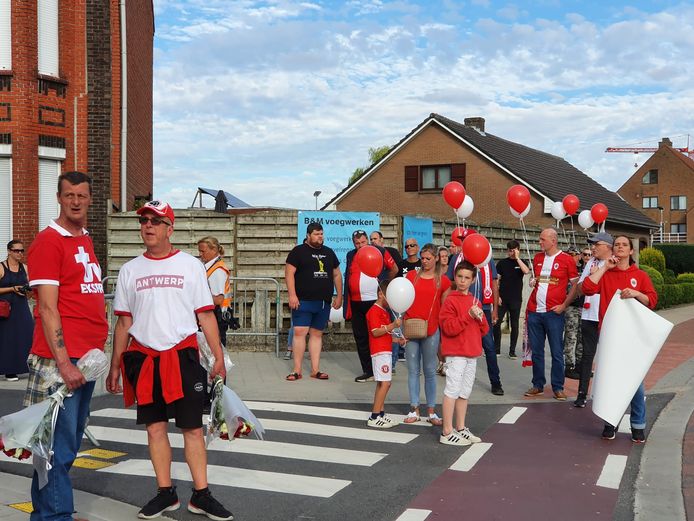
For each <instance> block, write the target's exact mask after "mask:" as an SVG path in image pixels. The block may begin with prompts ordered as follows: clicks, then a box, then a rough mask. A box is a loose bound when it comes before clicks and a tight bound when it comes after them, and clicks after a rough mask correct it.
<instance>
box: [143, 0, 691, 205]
mask: <svg viewBox="0 0 694 521" xmlns="http://www.w3.org/2000/svg"><path fill="white" fill-rule="evenodd" d="M528 4H532V7H528ZM154 5H155V16H156V34H155V54H154V143H155V150H154V163H155V166H154V188H155V190H154V191H155V196H156V197H157V198H162V199H166V200H169V201H171V202H172V203H174V205H175V206H177V207H184V206H188V205H190V203H191V201H192V199H193V196H194V195H195V190H196V187H198V186H206V187H211V188H223V189H225V190H226V191H228V192H231V193H233V194H234V195H236V196H237V197H239V198H241V199H243V200H245V201H246V202H248V203H249V204H251V205H254V206H266V205H268V206H279V207H292V208H313V205H314V198H313V192H314V191H316V190H320V191H321V192H322V195H321V196H320V197H319V200H318V202H319V204H323V203H325V202H327V201H328V200H329V199H330V198H331V197H333V196H334V195H335V194H336V193H337V192H338V191H339V190H341V189H342V188H343V187H344V186H345V185H346V183H347V179H348V178H349V176H350V175H351V173H352V172H353V170H354V169H355V168H356V167H359V166H367V165H368V149H369V147H373V146H380V145H392V144H394V143H396V142H397V141H398V140H399V139H401V138H402V137H403V136H404V135H405V134H407V133H408V132H409V131H410V130H411V129H412V128H414V127H415V126H417V125H418V124H419V123H421V122H422V121H423V120H424V119H425V118H426V117H427V116H428V115H429V114H430V113H431V112H437V113H439V114H442V115H444V116H446V117H449V118H451V119H454V120H457V121H461V122H462V121H463V119H464V118H466V117H470V116H482V117H484V118H485V119H486V129H487V131H488V132H490V133H492V134H495V135H497V136H500V137H503V138H505V139H509V140H512V141H517V142H520V143H523V144H525V145H528V146H531V147H534V148H538V149H540V150H544V151H546V152H550V153H553V154H556V155H559V156H562V157H564V158H565V159H567V160H568V161H569V162H571V163H572V164H573V165H575V166H576V167H578V168H579V169H581V170H583V171H584V172H586V173H587V174H588V175H590V176H592V177H593V178H595V179H596V180H597V181H599V182H600V183H602V184H603V185H605V186H606V187H607V188H609V189H611V190H616V189H617V188H619V186H621V184H622V183H623V182H624V181H625V180H626V179H627V178H628V177H629V176H630V175H631V174H632V173H633V172H634V170H635V169H634V162H638V163H639V164H642V163H643V162H644V161H645V159H646V158H647V155H646V154H640V155H639V156H637V157H635V156H633V155H632V154H606V153H604V149H605V148H606V147H608V146H656V145H657V142H658V141H659V140H660V138H661V137H663V136H669V137H670V138H671V139H672V140H673V142H674V144H675V146H686V145H687V134H688V133H692V134H694V81H693V76H694V74H693V71H694V67H693V66H692V49H694V3H679V4H672V3H671V2H669V1H667V2H666V1H663V0H647V1H640V0H638V1H636V0H635V1H631V2H618V1H610V2H604V1H595V0H570V1H564V0H536V1H534V2H516V3H507V2H504V1H501V2H497V1H494V0H467V1H454V0H417V1H414V0H395V1H390V0H352V1H345V2H332V1H324V0H310V1H303V2H302V1H297V2H294V1H285V0H266V1H253V0H154ZM691 146H692V147H694V138H693V141H692V143H691ZM208 201H209V204H211V205H213V204H214V202H213V201H212V200H211V199H209V198H208Z"/></svg>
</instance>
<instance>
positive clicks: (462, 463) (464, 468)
mask: <svg viewBox="0 0 694 521" xmlns="http://www.w3.org/2000/svg"><path fill="white" fill-rule="evenodd" d="M491 447H492V444H491V443H484V442H482V443H473V444H472V445H470V448H468V449H467V450H466V451H465V452H464V453H463V454H462V456H460V457H459V458H458V459H457V460H456V462H455V463H453V465H451V466H450V467H449V468H450V469H451V470H457V471H460V472H468V471H470V470H472V467H474V466H475V463H477V462H478V461H479V460H480V459H481V458H482V456H484V455H485V453H486V452H487V451H488V450H489V449H490V448H491Z"/></svg>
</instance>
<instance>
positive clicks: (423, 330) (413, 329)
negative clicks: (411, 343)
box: [402, 273, 439, 340]
mask: <svg viewBox="0 0 694 521" xmlns="http://www.w3.org/2000/svg"><path fill="white" fill-rule="evenodd" d="M418 278H419V273H417V278H415V281H414V282H415V285H416V284H417V279H418ZM438 293H439V287H438V285H436V289H435V291H434V300H432V301H431V307H430V308H429V316H428V317H427V318H426V320H425V319H423V318H406V319H405V321H404V322H405V323H404V324H403V330H402V333H403V335H405V338H408V339H410V338H411V339H412V340H420V339H422V338H426V337H427V329H429V319H430V318H431V312H432V311H433V310H434V302H436V295H438Z"/></svg>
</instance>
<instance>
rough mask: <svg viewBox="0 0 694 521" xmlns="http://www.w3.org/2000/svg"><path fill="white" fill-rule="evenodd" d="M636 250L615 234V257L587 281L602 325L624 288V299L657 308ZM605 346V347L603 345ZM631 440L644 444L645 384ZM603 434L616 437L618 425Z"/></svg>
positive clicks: (634, 408)
mask: <svg viewBox="0 0 694 521" xmlns="http://www.w3.org/2000/svg"><path fill="white" fill-rule="evenodd" d="M633 252H634V249H633V247H632V245H631V239H629V237H626V236H624V235H618V236H617V237H615V241H614V246H613V247H612V253H613V255H612V257H610V258H609V259H607V260H606V261H605V263H604V264H603V265H602V266H601V267H599V268H598V269H597V270H596V271H595V272H594V273H592V274H591V275H590V276H589V277H588V278H586V279H585V280H584V281H583V286H582V291H583V293H584V294H585V295H595V294H597V293H599V294H600V311H599V314H598V318H599V321H600V323H599V327H602V320H603V318H604V317H605V312H606V311H607V308H608V306H609V305H610V301H612V297H614V295H615V293H616V292H617V290H621V294H620V298H623V299H626V298H635V299H636V300H638V301H639V302H640V303H641V304H643V305H644V306H648V307H649V308H650V309H654V308H655V305H656V303H657V302H658V294H657V293H656V291H655V289H654V288H653V283H652V282H651V279H650V277H649V276H648V275H647V274H646V272H645V271H642V270H640V269H638V268H637V267H636V264H635V263H634V260H633V259H632V258H631V255H632V253H633ZM603 349H604V347H603ZM630 420H631V440H632V441H633V442H634V443H644V442H645V441H646V435H645V432H644V429H645V428H646V396H645V390H644V387H643V383H641V385H639V388H638V389H637V390H636V393H635V394H634V397H633V398H632V399H631V415H630ZM602 437H603V438H604V439H606V440H612V439H614V437H615V426H614V425H610V424H609V423H606V424H605V428H604V429H603V431H602Z"/></svg>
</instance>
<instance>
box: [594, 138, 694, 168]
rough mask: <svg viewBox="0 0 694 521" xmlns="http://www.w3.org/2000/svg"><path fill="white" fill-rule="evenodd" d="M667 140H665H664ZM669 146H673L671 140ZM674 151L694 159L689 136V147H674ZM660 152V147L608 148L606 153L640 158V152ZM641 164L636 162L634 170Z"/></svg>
mask: <svg viewBox="0 0 694 521" xmlns="http://www.w3.org/2000/svg"><path fill="white" fill-rule="evenodd" d="M663 139H665V138H663ZM667 144H669V145H670V146H672V143H671V142H670V140H669V139H668V140H667ZM672 149H673V150H677V151H678V152H681V153H682V154H685V155H686V156H688V157H689V158H693V156H694V149H691V148H689V136H687V146H686V147H672ZM657 150H658V147H607V148H606V149H605V152H626V153H631V154H634V156H638V154H639V153H640V152H649V153H653V152H656V151H657ZM638 166H639V164H638V163H637V162H634V168H637V167H638Z"/></svg>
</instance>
